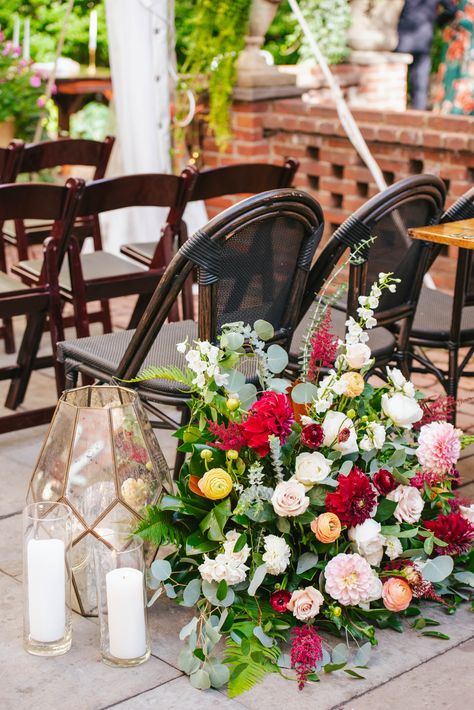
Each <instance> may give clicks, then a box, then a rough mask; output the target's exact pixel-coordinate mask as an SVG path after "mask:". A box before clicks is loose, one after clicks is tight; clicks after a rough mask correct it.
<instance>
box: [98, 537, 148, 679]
mask: <svg viewBox="0 0 474 710" xmlns="http://www.w3.org/2000/svg"><path fill="white" fill-rule="evenodd" d="M103 542H104V543H105V544H102V545H96V546H95V548H94V561H95V575H96V582H97V601H98V609H99V626H100V651H101V654H102V660H103V661H104V663H107V664H108V665H111V666H122V667H123V666H138V665H139V664H140V663H144V662H145V661H147V660H148V658H149V657H150V653H151V647H150V638H149V633H148V624H147V599H146V587H145V557H144V553H143V541H142V540H140V539H139V538H135V537H131V536H130V534H126V533H123V532H114V533H113V534H110V535H108V534H107V535H104V536H103Z"/></svg>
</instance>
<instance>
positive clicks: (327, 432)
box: [323, 410, 359, 454]
mask: <svg viewBox="0 0 474 710" xmlns="http://www.w3.org/2000/svg"><path fill="white" fill-rule="evenodd" d="M323 429H324V441H323V445H324V446H330V447H331V448H333V449H336V451H340V452H341V453H343V454H353V453H354V452H355V451H358V450H359V449H358V448H357V434H356V431H355V429H354V424H353V423H352V421H351V420H350V419H349V418H348V417H346V415H345V414H344V412H334V411H333V410H331V411H329V412H327V414H326V416H325V417H324V421H323ZM344 430H348V436H347V438H346V437H344V440H343V441H339V435H340V434H341V432H343V431H344ZM341 438H342V437H341Z"/></svg>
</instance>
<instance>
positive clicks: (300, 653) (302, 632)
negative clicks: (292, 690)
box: [291, 626, 323, 690]
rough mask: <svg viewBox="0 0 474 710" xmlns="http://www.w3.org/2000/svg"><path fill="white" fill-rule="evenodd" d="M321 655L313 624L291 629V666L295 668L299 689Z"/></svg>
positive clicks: (321, 650) (320, 642) (320, 645)
mask: <svg viewBox="0 0 474 710" xmlns="http://www.w3.org/2000/svg"><path fill="white" fill-rule="evenodd" d="M322 657H323V644H322V641H321V637H320V636H319V634H318V633H317V632H316V631H315V629H314V627H313V626H295V627H293V628H292V629H291V667H292V668H294V669H295V670H296V676H297V678H298V688H299V690H303V688H304V685H305V683H306V681H307V680H308V676H309V675H310V673H313V672H314V671H315V670H316V668H317V665H318V662H319V661H320V660H321V659H322Z"/></svg>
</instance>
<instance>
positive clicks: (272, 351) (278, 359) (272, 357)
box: [267, 344, 288, 375]
mask: <svg viewBox="0 0 474 710" xmlns="http://www.w3.org/2000/svg"><path fill="white" fill-rule="evenodd" d="M267 365H268V369H269V370H270V372H273V373H274V374H275V375H278V373H279V372H283V370H284V369H285V367H286V366H287V365H288V353H287V352H286V350H284V349H283V348H282V347H281V345H276V344H273V345H270V347H269V348H268V350H267Z"/></svg>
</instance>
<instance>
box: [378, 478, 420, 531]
mask: <svg viewBox="0 0 474 710" xmlns="http://www.w3.org/2000/svg"><path fill="white" fill-rule="evenodd" d="M387 498H388V500H393V501H395V502H396V503H397V504H398V505H397V507H396V508H395V511H394V513H393V514H394V516H395V518H396V519H397V520H398V522H399V523H417V522H418V521H419V519H420V516H421V512H422V510H423V508H424V505H425V502H424V500H423V498H422V497H421V494H420V491H419V490H418V489H417V488H414V487H413V486H403V485H400V486H398V487H397V488H395V490H394V491H391V492H390V493H388V494H387Z"/></svg>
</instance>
